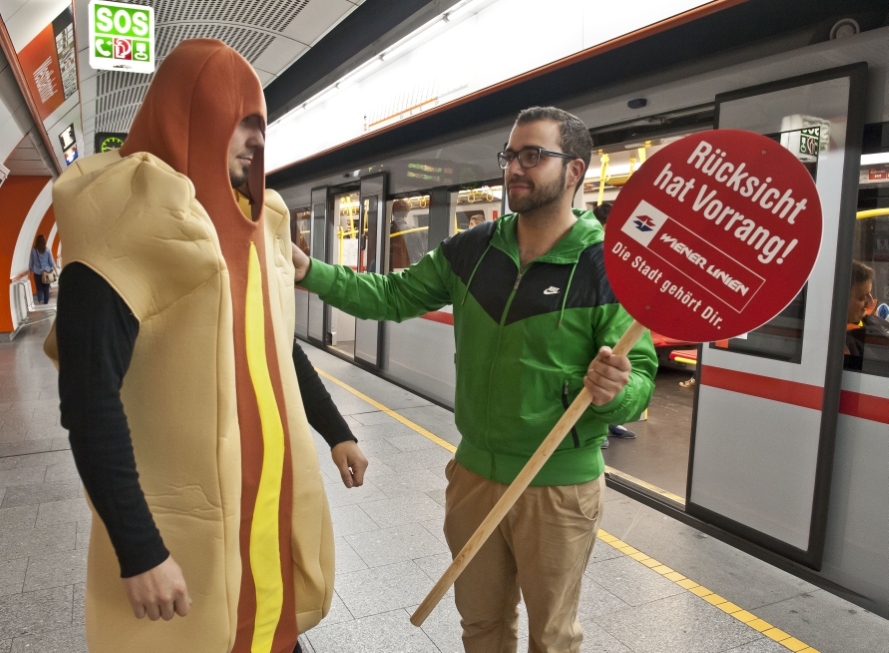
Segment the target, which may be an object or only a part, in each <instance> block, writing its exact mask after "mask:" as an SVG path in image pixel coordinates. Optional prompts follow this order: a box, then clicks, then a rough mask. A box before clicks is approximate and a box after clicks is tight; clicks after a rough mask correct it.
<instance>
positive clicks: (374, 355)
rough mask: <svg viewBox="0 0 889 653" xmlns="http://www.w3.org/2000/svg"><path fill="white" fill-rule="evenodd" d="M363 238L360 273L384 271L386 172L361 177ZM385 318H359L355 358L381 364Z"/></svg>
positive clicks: (360, 198) (360, 248) (360, 244)
mask: <svg viewBox="0 0 889 653" xmlns="http://www.w3.org/2000/svg"><path fill="white" fill-rule="evenodd" d="M359 210H360V213H361V218H360V221H359V231H360V239H359V240H360V242H359V253H358V272H359V273H366V272H371V273H380V272H382V271H383V270H384V269H385V268H384V266H383V263H384V261H383V256H382V253H383V251H384V249H383V244H384V243H383V241H384V235H385V232H384V229H383V220H384V218H385V212H386V175H385V174H382V175H374V176H372V177H367V178H365V179H362V180H361V189H360V193H359ZM382 328H383V323H382V322H377V321H375V320H356V321H355V358H356V359H357V360H360V361H363V362H365V363H368V364H370V365H373V366H375V367H378V366H379V364H380V330H381V329H382Z"/></svg>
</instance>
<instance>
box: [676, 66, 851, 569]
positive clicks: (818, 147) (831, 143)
mask: <svg viewBox="0 0 889 653" xmlns="http://www.w3.org/2000/svg"><path fill="white" fill-rule="evenodd" d="M866 84H867V65H866V64H856V65H853V66H846V67H843V68H837V69H832V70H826V71H822V72H819V73H814V74H810V75H805V76H802V77H797V78H793V79H788V80H783V81H778V82H773V83H770V84H766V85H763V86H757V87H754V88H748V89H743V90H739V91H736V92H733V93H726V94H723V95H719V96H717V98H716V127H717V128H722V129H743V130H747V131H752V132H757V133H760V134H764V135H767V136H770V137H773V138H775V139H776V140H780V142H781V143H782V144H783V145H784V146H785V147H787V148H788V149H789V150H791V151H792V152H794V153H795V154H796V155H797V157H798V158H799V159H800V160H801V161H802V162H803V163H804V164H805V165H806V167H807V168H808V169H809V171H810V172H811V173H812V175H813V177H814V178H815V182H816V186H817V189H818V194H819V196H820V199H821V204H822V208H823V214H824V231H823V239H822V243H821V250H820V253H819V257H818V261H817V263H816V264H815V268H814V270H813V271H812V274H811V276H810V277H809V282H808V284H807V286H806V288H804V289H803V291H802V292H801V293H800V295H799V296H798V297H797V298H796V299H795V300H794V301H793V302H792V303H791V304H790V305H789V306H788V307H787V308H786V309H785V310H784V311H783V312H782V313H781V314H780V315H779V316H778V317H776V318H775V319H773V320H772V321H771V322H769V323H768V324H766V325H764V326H762V327H760V328H759V329H757V330H755V331H753V332H751V333H749V334H747V335H746V336H745V337H742V338H733V339H731V340H728V341H722V342H718V343H711V344H709V345H704V346H703V348H702V355H701V357H700V361H699V365H698V371H697V375H698V376H697V384H698V391H697V394H696V397H695V406H694V416H693V422H692V439H691V452H690V456H689V470H688V488H687V511H688V513H689V514H691V515H693V516H695V517H698V518H700V519H702V520H704V521H706V522H709V523H711V524H714V525H716V526H718V527H720V528H722V529H724V530H726V531H729V532H731V533H734V534H735V535H738V536H740V537H742V538H744V539H747V540H748V541H750V542H752V543H754V544H756V545H759V546H761V547H764V548H766V549H769V550H771V551H774V552H776V553H778V554H780V555H782V556H784V557H786V558H788V559H791V560H794V561H796V562H799V563H801V564H804V565H807V566H809V567H812V568H814V569H820V567H821V561H822V555H823V552H824V542H825V534H826V527H827V510H828V499H829V496H830V482H831V472H832V468H833V454H834V439H835V435H836V424H837V414H838V408H839V399H840V384H841V379H842V368H843V345H844V336H845V323H846V315H847V304H848V297H849V280H850V274H851V272H850V270H851V252H852V239H853V236H854V231H855V211H856V202H857V193H858V175H859V164H860V159H861V139H862V132H863V126H864V109H865V100H866ZM776 219H777V218H776Z"/></svg>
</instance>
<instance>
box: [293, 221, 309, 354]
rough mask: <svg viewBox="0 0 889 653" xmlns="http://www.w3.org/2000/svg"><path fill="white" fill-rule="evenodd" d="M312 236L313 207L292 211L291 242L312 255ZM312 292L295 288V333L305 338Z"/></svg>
mask: <svg viewBox="0 0 889 653" xmlns="http://www.w3.org/2000/svg"><path fill="white" fill-rule="evenodd" d="M311 237H312V207H311V206H307V207H301V208H297V209H293V210H292V211H291V212H290V242H291V243H293V246H294V247H299V248H300V249H301V250H302V251H303V252H305V254H306V256H311V255H312V248H311V246H310V244H309V243H310V241H311ZM310 294H311V293H310V292H309V291H308V290H306V289H305V288H303V287H301V286H296V287H295V288H294V308H295V313H296V320H295V322H294V329H293V331H294V333H295V334H296V335H297V336H298V337H300V338H303V339H306V338H308V337H309V322H308V318H309V295H310Z"/></svg>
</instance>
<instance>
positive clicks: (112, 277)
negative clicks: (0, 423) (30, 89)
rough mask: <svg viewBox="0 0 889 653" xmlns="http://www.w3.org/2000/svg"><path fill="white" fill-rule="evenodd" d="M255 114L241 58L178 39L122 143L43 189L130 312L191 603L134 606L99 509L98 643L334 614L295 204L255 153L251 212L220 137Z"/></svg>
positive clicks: (259, 646) (186, 642) (74, 249)
mask: <svg viewBox="0 0 889 653" xmlns="http://www.w3.org/2000/svg"><path fill="white" fill-rule="evenodd" d="M254 114H256V115H260V116H262V119H263V123H264V122H265V115H266V113H265V102H264V99H263V94H262V87H261V85H260V82H259V80H258V79H257V77H256V74H255V73H254V72H253V69H252V68H251V66H250V64H249V63H248V62H247V61H246V60H245V59H244V58H243V57H241V56H240V55H239V54H238V53H237V52H235V51H234V50H232V49H231V48H229V47H227V46H226V45H224V44H223V43H221V42H220V41H215V40H210V39H195V40H190V41H184V42H183V43H181V44H180V45H179V46H177V47H176V48H175V49H174V50H173V51H172V52H170V54H169V55H168V56H167V58H166V59H165V60H164V62H163V64H162V65H161V66H160V68H159V70H158V71H157V73H156V75H155V78H154V80H153V82H152V84H151V87H150V88H149V90H148V93H147V95H146V97H145V101H144V103H143V105H142V107H141V108H140V110H139V113H138V115H137V116H136V119H135V121H134V123H133V127H132V129H131V131H130V134H129V137H128V138H127V141H126V145H125V146H124V147H123V148H122V149H121V150H119V151H116V152H108V153H104V154H99V155H95V156H91V157H88V158H86V159H84V160H82V161H77V162H75V163H74V164H72V165H71V166H70V168H69V169H68V170H67V171H66V172H65V173H64V174H63V175H62V176H61V177H60V178H59V179H58V181H57V182H56V184H55V187H54V189H53V202H54V206H55V211H56V216H57V220H58V224H59V233H60V237H61V238H62V239H63V240H64V243H65V261H66V263H72V262H75V261H76V262H79V263H82V264H84V265H87V266H88V267H90V268H91V269H92V270H94V271H95V272H97V273H98V274H99V275H100V276H101V277H103V278H104V279H105V280H106V281H107V282H108V283H109V284H110V285H111V287H112V288H114V290H115V291H116V292H117V293H118V294H119V295H120V296H121V298H122V299H123V300H124V301H125V302H126V303H127V305H128V306H129V307H130V309H131V310H132V312H133V314H134V315H135V317H136V318H137V319H138V320H139V335H138V338H137V339H136V345H135V350H134V353H133V358H132V362H131V364H130V367H129V371H128V372H127V374H126V377H125V379H124V382H123V387H122V390H121V399H122V401H123V404H124V408H125V410H126V414H127V418H128V421H129V426H130V429H131V433H132V441H133V447H134V450H135V456H136V464H137V468H138V471H139V475H140V484H141V486H142V489H143V491H144V493H145V496H146V499H147V501H148V505H149V507H150V508H151V512H152V514H153V516H154V519H155V523H156V524H157V526H158V528H159V530H160V533H161V535H162V537H163V538H164V543H165V545H166V546H167V548H168V549H169V550H170V553H171V555H172V556H173V558H174V559H175V560H176V561H177V562H178V563H179V565H180V566H181V567H182V570H183V574H184V576H185V580H186V583H187V584H188V590H189V593H190V595H191V597H192V599H193V601H194V604H193V605H192V608H191V612H190V613H189V615H188V616H187V617H185V618H181V617H175V618H174V619H173V620H172V621H169V622H164V621H158V622H151V621H149V620H148V619H141V620H137V619H136V618H135V617H134V616H133V613H132V609H131V607H130V604H129V601H128V600H127V597H126V594H125V591H124V586H123V584H122V582H121V580H120V567H119V565H118V563H117V559H116V557H115V553H114V550H113V548H112V546H111V542H110V540H109V538H108V534H107V531H106V530H105V528H104V525H103V524H102V521H101V520H100V519H99V518H98V516H97V515H96V514H95V513H94V515H93V530H92V536H91V541H90V550H89V564H88V572H87V585H86V628H87V642H88V646H89V650H90V652H91V653H120V652H121V651H127V653H156V652H157V651H188V652H189V653H222V652H223V651H231V652H234V653H291V652H292V651H293V648H294V647H295V645H296V639H297V634H298V632H303V631H305V630H307V629H309V628H311V627H312V626H314V625H316V624H317V623H318V622H319V621H320V620H321V619H322V617H323V616H324V615H325V614H327V611H328V610H329V609H330V602H331V598H332V594H333V575H334V554H333V531H332V528H331V521H330V514H329V510H328V505H327V498H326V495H325V494H324V486H323V484H322V480H321V475H320V471H319V468H318V458H317V454H316V451H315V447H314V443H313V442H312V439H311V436H310V433H309V428H308V424H307V422H306V417H305V412H304V410H303V405H302V400H301V398H300V394H299V387H298V386H297V381H296V374H295V371H294V368H293V362H292V359H291V347H292V342H293V330H294V302H293V286H294V271H293V264H292V261H291V256H290V247H291V245H290V216H289V211H288V210H287V208H286V206H285V205H284V203H283V201H282V200H281V198H280V196H279V195H278V194H277V193H275V192H274V191H266V190H265V186H264V180H265V174H264V169H263V155H262V149H257V150H256V151H255V154H254V157H253V164H252V165H251V166H250V179H249V182H248V183H249V188H250V194H251V196H252V197H254V198H264V203H263V204H259V203H254V204H252V206H251V210H252V218H253V219H252V220H251V219H249V218H247V217H245V215H244V213H242V211H241V209H239V207H238V204H237V202H236V200H235V197H234V195H233V192H232V188H231V182H230V180H229V173H228V148H229V142H230V140H231V137H232V134H233V133H234V131H235V128H236V126H237V125H238V124H239V122H240V121H241V120H242V119H244V118H245V117H247V116H250V115H254ZM53 338H54V334H50V338H49V339H48V341H47V345H46V349H47V352H48V353H49V354H50V355H51V356H52V355H53V351H54V340H53Z"/></svg>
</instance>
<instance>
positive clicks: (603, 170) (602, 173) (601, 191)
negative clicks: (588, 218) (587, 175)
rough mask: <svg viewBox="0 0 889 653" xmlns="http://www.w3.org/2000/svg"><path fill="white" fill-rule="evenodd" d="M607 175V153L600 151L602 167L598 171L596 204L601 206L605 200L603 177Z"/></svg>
mask: <svg viewBox="0 0 889 653" xmlns="http://www.w3.org/2000/svg"><path fill="white" fill-rule="evenodd" d="M606 176H608V155H607V154H605V153H604V152H602V168H601V170H600V171H599V201H598V202H596V205H597V206H602V202H604V201H605V177H606Z"/></svg>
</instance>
